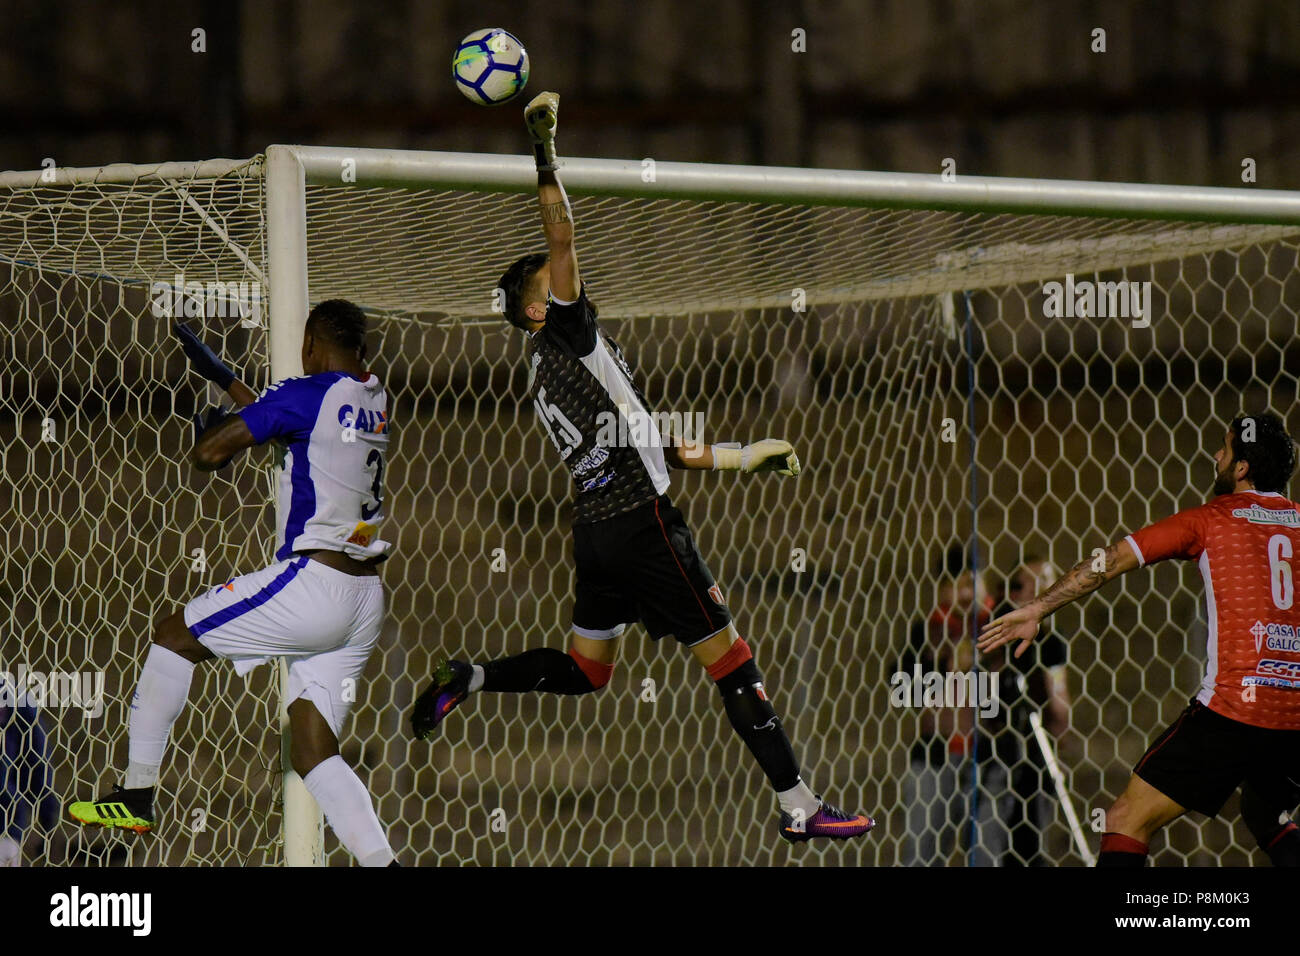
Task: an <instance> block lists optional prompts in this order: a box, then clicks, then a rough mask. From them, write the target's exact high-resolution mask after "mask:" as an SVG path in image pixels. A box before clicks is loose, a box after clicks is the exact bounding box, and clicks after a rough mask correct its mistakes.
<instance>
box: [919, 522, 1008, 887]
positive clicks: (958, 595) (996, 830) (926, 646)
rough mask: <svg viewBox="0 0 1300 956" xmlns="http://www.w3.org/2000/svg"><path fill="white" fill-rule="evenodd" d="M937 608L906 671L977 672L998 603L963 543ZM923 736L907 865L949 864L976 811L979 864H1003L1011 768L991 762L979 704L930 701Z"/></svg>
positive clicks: (945, 575)
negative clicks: (978, 653)
mask: <svg viewBox="0 0 1300 956" xmlns="http://www.w3.org/2000/svg"><path fill="white" fill-rule="evenodd" d="M938 577H939V583H938V587H937V589H936V603H935V608H934V610H933V611H931V612H930V614H929V615H928V616H927V617H926V618H925V619H924V620H919V621H916V622H915V623H913V625H912V627H911V630H910V633H909V641H908V648H907V651H906V652H905V653H904V654H903V656H902V658H901V659H900V660H899V670H900V671H902V672H904V673H906V674H909V675H910V674H912V673H913V667H914V665H915V664H916V663H917V662H919V663H920V665H921V670H922V672H930V671H934V672H939V673H951V672H961V673H965V672H967V671H970V670H971V668H972V667H973V666H974V649H975V638H976V635H978V633H979V629H980V628H981V627H983V625H984V624H985V623H986V622H987V621H988V620H989V619H990V614H991V612H992V609H993V601H992V599H991V598H990V597H989V596H988V594H986V593H985V590H984V587H983V584H982V582H981V580H980V577H979V576H978V575H975V574H973V573H972V572H971V570H970V569H969V567H967V566H966V560H965V552H964V549H963V548H962V547H961V546H954V547H952V548H950V549H949V550H948V553H947V555H946V557H945V560H944V566H943V568H942V569H941V571H940V574H939V575H938ZM919 716H920V735H919V737H918V739H917V741H916V742H915V743H914V744H913V745H912V750H911V754H910V759H909V767H908V774H907V776H906V777H905V778H904V780H903V785H902V789H903V802H904V806H906V807H907V835H906V839H905V842H904V849H903V863H904V864H906V865H908V866H942V865H944V864H946V863H947V862H948V860H949V857H951V855H952V853H953V851H954V849H956V847H957V846H959V845H961V843H962V838H963V836H964V835H966V834H968V833H969V832H970V820H971V812H972V809H974V813H975V817H976V827H975V833H976V842H975V846H974V847H973V852H972V855H971V862H972V863H973V864H974V865H976V866H995V865H997V862H998V861H999V859H1000V858H1001V856H1002V855H1003V853H1004V852H1005V850H1006V848H1007V846H1008V845H1009V842H1010V834H1009V832H1008V830H1007V828H1006V825H1005V824H1004V822H1003V821H1004V819H1005V818H1006V816H1008V815H1009V812H1010V811H1009V809H1008V808H1007V806H1006V805H1007V804H1009V802H1010V792H1009V789H1008V787H1007V776H1006V771H1005V769H1004V768H1003V767H1001V766H999V765H998V764H997V763H996V762H994V761H991V760H989V759H988V758H989V757H990V755H991V753H990V747H989V745H988V743H987V742H985V741H981V740H979V739H978V738H977V736H976V734H975V708H973V707H960V708H959V707H927V708H924V709H923V710H922V711H921V712H920V715H919ZM972 760H978V761H979V762H980V772H979V785H980V793H979V797H978V799H977V800H976V801H974V806H973V808H972V800H971V785H972V783H973V782H974V779H973V771H974V767H973V766H972Z"/></svg>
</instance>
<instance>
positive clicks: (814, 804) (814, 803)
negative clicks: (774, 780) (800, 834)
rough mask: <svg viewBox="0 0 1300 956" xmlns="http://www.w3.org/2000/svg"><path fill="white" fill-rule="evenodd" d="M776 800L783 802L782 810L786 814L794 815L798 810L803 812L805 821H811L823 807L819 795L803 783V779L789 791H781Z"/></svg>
mask: <svg viewBox="0 0 1300 956" xmlns="http://www.w3.org/2000/svg"><path fill="white" fill-rule="evenodd" d="M776 798H777V799H778V800H780V801H781V809H782V810H784V811H785V812H786V813H789V814H793V813H794V812H795V811H796V810H802V811H803V818H804V819H805V820H808V819H810V818H811V817H812V815H813V814H814V813H816V812H817V811H818V810H819V809H820V808H821V805H822V802H821V801H820V800H818V799H817V794H815V793H813V792H812V789H811V788H810V787H809V786H808V784H806V783H804V782H803V778H802V777H800V778H799V782H798V783H796V784H795V785H794V786H793V787H791V788H790V789H789V790H782V791H779V792H778V793H777V795H776Z"/></svg>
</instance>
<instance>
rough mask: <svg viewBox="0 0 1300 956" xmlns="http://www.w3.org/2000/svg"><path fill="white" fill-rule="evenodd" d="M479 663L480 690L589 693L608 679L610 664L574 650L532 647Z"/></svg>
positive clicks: (518, 692) (516, 692)
mask: <svg viewBox="0 0 1300 956" xmlns="http://www.w3.org/2000/svg"><path fill="white" fill-rule="evenodd" d="M482 666H483V686H482V688H481V689H482V690H486V691H492V692H495V693H504V694H527V693H531V692H534V691H536V692H539V693H546V694H590V693H591V692H592V691H594V690H599V689H600V688H601V687H604V686H605V685H606V684H608V683H609V677H610V675H611V674H612V673H613V672H614V665H613V664H601V663H600V662H598V661H593V660H588V659H587V658H585V657H583V656H582V655H581V654H579V653H578V652H577V651H569V653H567V654H566V653H564V651H557V650H556V649H555V648H553V647H535V648H533V649H532V650H531V651H524V652H523V653H522V654H516V655H515V656H514V657H503V658H501V659H500V660H495V661H488V662H487V663H486V664H484V665H482Z"/></svg>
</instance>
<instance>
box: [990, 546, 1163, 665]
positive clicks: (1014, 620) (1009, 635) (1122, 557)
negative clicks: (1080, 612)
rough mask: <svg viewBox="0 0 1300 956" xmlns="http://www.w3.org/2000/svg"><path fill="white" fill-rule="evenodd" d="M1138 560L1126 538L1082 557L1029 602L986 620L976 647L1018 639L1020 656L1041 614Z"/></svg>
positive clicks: (993, 646) (1032, 634)
mask: <svg viewBox="0 0 1300 956" xmlns="http://www.w3.org/2000/svg"><path fill="white" fill-rule="evenodd" d="M1138 564H1139V562H1138V558H1137V555H1136V554H1134V553H1133V548H1132V547H1131V546H1130V545H1129V543H1128V542H1127V541H1117V542H1115V543H1114V544H1112V545H1111V546H1110V547H1109V548H1107V549H1106V551H1105V553H1103V554H1100V555H1097V556H1096V557H1093V558H1085V559H1084V560H1082V561H1080V562H1079V563H1078V564H1076V565H1075V566H1074V567H1073V568H1071V569H1070V570H1069V571H1067V572H1066V573H1065V574H1063V575H1062V576H1061V577H1060V578H1058V579H1057V581H1056V583H1055V584H1053V585H1052V586H1051V587H1050V588H1048V589H1047V590H1046V591H1044V592H1043V593H1042V594H1040V595H1038V597H1036V598H1034V599H1033V600H1032V601H1030V602H1029V603H1028V604H1026V605H1024V606H1023V607H1019V608H1016V609H1015V610H1014V611H1012V612H1011V613H1009V614H1004V615H1002V616H1001V617H1000V618H998V619H997V620H995V621H990V622H989V623H987V624H985V625H984V628H983V629H982V630H981V631H980V640H979V649H980V650H981V651H983V652H985V653H987V652H988V651H991V650H993V649H995V648H998V647H1001V646H1002V645H1003V644H1010V643H1011V642H1013V641H1019V642H1020V643H1019V644H1018V645H1017V646H1016V650H1015V654H1014V656H1015V657H1019V656H1020V655H1021V654H1023V653H1024V652H1025V651H1026V650H1028V649H1029V645H1030V643H1031V642H1032V641H1033V639H1034V638H1035V637H1036V636H1037V635H1038V625H1039V624H1040V623H1041V622H1042V620H1043V618H1045V617H1047V616H1048V615H1049V614H1051V613H1053V612H1054V611H1055V610H1056V609H1057V608H1060V607H1064V606H1065V605H1067V604H1069V603H1070V602H1071V601H1077V600H1078V599H1079V598H1081V597H1083V596H1084V595H1085V594H1091V593H1092V592H1093V591H1095V590H1097V589H1098V588H1099V587H1101V586H1102V585H1103V584H1105V583H1106V582H1107V581H1109V580H1111V579H1112V578H1117V577H1119V576H1120V575H1121V574H1124V573H1125V572H1127V571H1132V570H1133V569H1134V568H1136V567H1137V566H1138Z"/></svg>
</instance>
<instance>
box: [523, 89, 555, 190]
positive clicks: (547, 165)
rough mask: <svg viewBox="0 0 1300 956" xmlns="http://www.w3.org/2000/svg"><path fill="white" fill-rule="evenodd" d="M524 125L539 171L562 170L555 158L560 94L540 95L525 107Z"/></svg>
mask: <svg viewBox="0 0 1300 956" xmlns="http://www.w3.org/2000/svg"><path fill="white" fill-rule="evenodd" d="M524 125H525V126H527V127H528V135H529V137H531V139H532V141H533V158H534V159H536V160H537V171H538V172H547V171H552V172H553V171H554V170H556V169H559V168H560V162H559V160H558V159H557V158H556V156H555V130H556V128H557V127H558V126H559V125H560V94H559V93H538V94H537V95H536V96H534V97H533V98H532V100H531V101H530V102H529V104H528V105H527V106H525V107H524Z"/></svg>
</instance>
